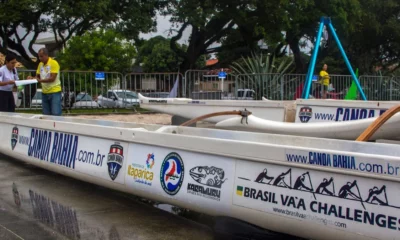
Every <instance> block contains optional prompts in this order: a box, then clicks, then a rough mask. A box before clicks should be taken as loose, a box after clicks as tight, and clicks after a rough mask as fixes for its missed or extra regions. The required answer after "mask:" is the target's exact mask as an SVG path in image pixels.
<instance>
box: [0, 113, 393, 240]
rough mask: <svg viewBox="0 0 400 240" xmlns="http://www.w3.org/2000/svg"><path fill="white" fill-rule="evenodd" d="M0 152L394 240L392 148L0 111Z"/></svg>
mask: <svg viewBox="0 0 400 240" xmlns="http://www.w3.org/2000/svg"><path fill="white" fill-rule="evenodd" d="M0 129H1V131H0V134H1V135H0V136H1V138H0V141H1V144H0V151H1V152H2V153H3V154H7V155H10V156H12V157H14V158H16V159H19V160H21V161H24V162H27V163H29V164H32V165H35V166H38V167H41V168H44V169H48V170H49V171H53V172H57V173H60V174H63V175H66V176H70V177H73V178H76V179H80V180H82V181H86V182H90V183H93V184H97V185H101V186H104V187H108V188H111V189H115V190H119V191H123V192H127V193H131V194H134V195H137V196H141V197H145V198H148V199H152V200H155V201H160V202H165V203H169V204H172V205H176V206H180V207H184V208H188V209H191V210H194V211H198V212H202V213H206V214H210V215H212V216H229V217H233V218H237V219H240V220H243V221H246V222H249V223H252V224H255V225H257V226H260V227H263V228H266V229H270V230H273V231H277V232H283V233H287V234H292V235H297V236H301V237H305V238H313V239H395V238H398V236H399V231H400V194H399V193H400V185H399V181H400V176H399V175H400V157H399V156H400V147H399V146H398V145H396V144H386V143H385V144H384V143H370V142H354V141H343V140H332V139H319V138H308V137H297V136H287V135H270V134H261V133H251V132H232V131H224V130H216V129H200V128H190V127H177V126H158V125H145V124H132V123H121V122H110V121H102V120H83V119H76V118H68V117H53V116H33V115H29V114H11V113H0Z"/></svg>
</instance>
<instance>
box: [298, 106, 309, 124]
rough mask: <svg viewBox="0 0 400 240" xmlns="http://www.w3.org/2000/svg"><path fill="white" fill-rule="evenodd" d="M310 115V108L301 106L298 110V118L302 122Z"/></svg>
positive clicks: (305, 121)
mask: <svg viewBox="0 0 400 240" xmlns="http://www.w3.org/2000/svg"><path fill="white" fill-rule="evenodd" d="M311 117H312V108H310V107H302V108H300V111H299V118H300V121H301V122H302V123H307V122H308V121H310V119H311Z"/></svg>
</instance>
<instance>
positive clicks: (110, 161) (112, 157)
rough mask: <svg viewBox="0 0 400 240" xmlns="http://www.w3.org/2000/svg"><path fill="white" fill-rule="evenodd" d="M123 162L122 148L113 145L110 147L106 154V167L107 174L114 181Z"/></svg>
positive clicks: (116, 144)
mask: <svg viewBox="0 0 400 240" xmlns="http://www.w3.org/2000/svg"><path fill="white" fill-rule="evenodd" d="M123 162H124V148H123V147H122V146H121V145H119V144H118V143H115V144H113V145H111V146H110V152H109V153H108V158H107V166H108V174H109V175H110V178H111V179H112V180H113V181H114V180H115V179H116V178H117V177H118V173H119V170H120V169H121V168H122V164H123Z"/></svg>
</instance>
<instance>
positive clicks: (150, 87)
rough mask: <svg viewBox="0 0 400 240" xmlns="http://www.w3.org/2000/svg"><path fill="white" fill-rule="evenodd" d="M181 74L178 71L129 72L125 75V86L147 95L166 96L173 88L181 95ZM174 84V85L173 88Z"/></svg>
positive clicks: (176, 94) (177, 94)
mask: <svg viewBox="0 0 400 240" xmlns="http://www.w3.org/2000/svg"><path fill="white" fill-rule="evenodd" d="M182 81H183V75H182V74H180V73H174V72H170V73H129V74H127V75H125V88H126V89H129V90H132V91H135V92H137V93H141V94H142V95H144V96H147V97H155V98H160V97H161V98H166V97H168V96H169V94H170V92H171V91H172V90H173V89H174V92H175V91H176V92H175V96H176V97H178V96H182V91H181V89H182V87H181V86H182V84H183V83H182ZM174 86H176V87H175V88H174Z"/></svg>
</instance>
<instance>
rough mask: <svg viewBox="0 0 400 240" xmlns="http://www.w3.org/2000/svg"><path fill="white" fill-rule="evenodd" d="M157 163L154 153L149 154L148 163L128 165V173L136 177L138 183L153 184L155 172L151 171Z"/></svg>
mask: <svg viewBox="0 0 400 240" xmlns="http://www.w3.org/2000/svg"><path fill="white" fill-rule="evenodd" d="M154 163H155V160H154V154H153V153H151V154H147V160H146V165H145V166H144V165H140V164H136V163H132V165H129V166H128V175H129V176H131V177H132V178H133V179H135V182H136V183H140V184H144V185H147V186H151V185H152V182H153V177H154V173H153V171H151V169H152V168H153V166H154Z"/></svg>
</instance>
